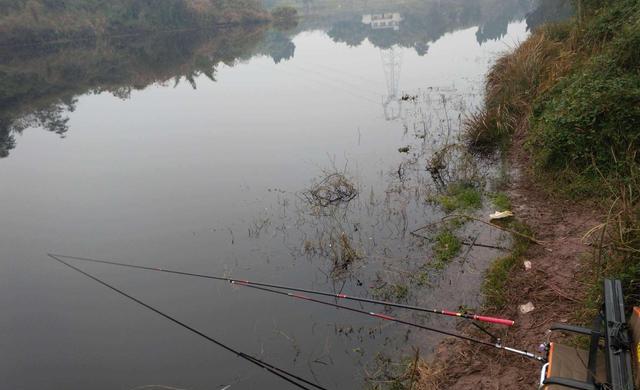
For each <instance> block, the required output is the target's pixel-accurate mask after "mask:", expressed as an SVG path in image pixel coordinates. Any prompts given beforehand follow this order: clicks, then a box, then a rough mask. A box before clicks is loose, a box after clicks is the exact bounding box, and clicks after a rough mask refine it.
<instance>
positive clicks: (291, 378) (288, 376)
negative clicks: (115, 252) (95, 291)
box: [47, 253, 327, 390]
mask: <svg viewBox="0 0 640 390" xmlns="http://www.w3.org/2000/svg"><path fill="white" fill-rule="evenodd" d="M47 256H49V257H50V258H52V259H54V260H56V261H58V262H59V263H61V264H64V265H65V266H67V267H69V268H71V269H73V270H74V271H77V272H79V273H81V274H83V275H85V276H87V277H88V278H90V279H92V280H94V281H96V282H98V283H100V284H101V285H103V286H105V287H107V288H109V289H111V290H113V291H115V292H117V293H118V294H120V295H122V296H124V297H126V298H128V299H129V300H131V301H133V302H135V303H137V304H139V305H141V306H143V307H145V308H147V309H149V310H151V311H153V312H154V313H156V314H159V315H161V316H162V317H164V318H166V319H168V320H169V321H171V322H173V323H175V324H177V325H179V326H181V327H183V328H185V329H187V330H188V331H190V332H192V333H195V334H196V335H198V336H200V337H202V338H204V339H206V340H208V341H210V342H212V343H214V344H215V345H217V346H219V347H221V348H223V349H225V350H227V351H229V352H231V353H233V354H235V355H236V356H238V357H241V358H243V359H245V360H247V361H249V362H251V363H253V364H255V365H256V366H258V367H261V368H264V369H265V370H267V371H268V372H270V373H271V374H273V375H276V376H278V377H280V378H281V379H283V380H285V381H287V382H289V383H291V384H292V385H294V386H296V387H298V388H300V389H306V390H310V388H309V387H306V386H304V385H302V384H300V383H298V382H296V380H297V381H300V382H302V383H305V384H307V385H309V386H312V387H314V388H316V389H319V390H327V389H326V388H325V387H322V386H319V385H317V384H315V383H313V382H310V381H308V380H306V379H304V378H301V377H299V376H297V375H295V374H292V373H290V372H288V371H286V370H283V369H281V368H278V367H276V366H273V365H271V364H269V363H267V362H265V361H263V360H260V359H258V358H256V357H254V356H251V355H248V354H246V353H244V352H241V351H238V350H236V349H233V348H232V347H229V346H228V345H226V344H223V343H222V342H220V341H218V340H216V339H214V338H212V337H210V336H207V335H206V334H204V333H202V332H201V331H199V330H197V329H195V328H193V327H191V326H189V325H187V324H185V323H184V322H182V321H180V320H178V319H176V318H174V317H172V316H170V315H168V314H166V313H164V312H162V311H160V310H159V309H156V308H155V307H153V306H151V305H149V304H147V303H144V302H143V301H141V300H139V299H138V298H135V297H134V296H131V295H129V294H127V293H126V292H124V291H122V290H120V289H118V288H117V287H114V286H112V285H110V284H109V283H107V282H105V281H103V280H101V279H99V278H98V277H96V276H93V275H91V274H90V273H88V272H85V271H83V270H81V269H80V268H77V267H75V266H73V265H71V264H69V263H67V262H66V261H64V260H62V259H60V258H59V257H57V256H56V255H52V254H50V253H49V254H47ZM60 257H63V256H60Z"/></svg>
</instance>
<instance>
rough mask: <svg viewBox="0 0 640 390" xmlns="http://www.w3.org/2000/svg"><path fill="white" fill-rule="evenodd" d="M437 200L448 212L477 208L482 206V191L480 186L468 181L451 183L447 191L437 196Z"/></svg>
mask: <svg viewBox="0 0 640 390" xmlns="http://www.w3.org/2000/svg"><path fill="white" fill-rule="evenodd" d="M436 200H437V201H438V203H439V204H440V205H441V206H442V208H444V209H445V211H447V212H452V211H456V210H476V209H479V208H480V207H482V193H481V192H480V190H479V189H478V188H476V187H475V186H473V185H472V184H468V183H456V184H452V185H450V186H449V188H448V189H447V193H446V194H445V195H440V196H438V197H436Z"/></svg>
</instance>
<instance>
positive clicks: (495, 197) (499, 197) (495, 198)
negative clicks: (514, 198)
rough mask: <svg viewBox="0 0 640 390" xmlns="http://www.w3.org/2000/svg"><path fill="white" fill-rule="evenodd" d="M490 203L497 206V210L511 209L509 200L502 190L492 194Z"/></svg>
mask: <svg viewBox="0 0 640 390" xmlns="http://www.w3.org/2000/svg"><path fill="white" fill-rule="evenodd" d="M491 203H493V205H494V206H495V207H497V209H498V211H504V210H511V200H510V199H509V196H508V195H507V194H505V193H504V192H498V193H495V194H492V195H491Z"/></svg>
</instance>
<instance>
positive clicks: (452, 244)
mask: <svg viewBox="0 0 640 390" xmlns="http://www.w3.org/2000/svg"><path fill="white" fill-rule="evenodd" d="M461 248H462V242H460V239H458V237H456V235H455V234H453V233H452V232H451V231H450V230H444V231H442V232H440V233H439V234H438V235H437V236H436V242H435V245H434V247H433V252H434V255H435V260H436V262H435V263H434V266H435V267H436V268H444V266H445V265H446V263H448V262H449V261H451V260H452V259H453V258H454V257H456V255H457V254H458V252H460V249H461Z"/></svg>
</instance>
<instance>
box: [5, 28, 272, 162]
mask: <svg viewBox="0 0 640 390" xmlns="http://www.w3.org/2000/svg"><path fill="white" fill-rule="evenodd" d="M263 34H264V28H262V27H252V28H233V29H231V28H229V29H224V30H223V31H216V32H212V31H197V32H184V33H175V34H151V35H138V36H132V37H129V38H127V39H126V40H122V39H111V40H106V41H105V42H101V43H100V44H99V45H98V44H97V43H95V42H87V41H85V42H74V43H69V44H66V45H56V46H46V47H36V48H35V50H34V49H33V48H31V47H21V48H12V49H6V48H5V49H0V59H1V60H0V118H1V120H0V126H1V127H0V134H2V135H1V136H0V149H1V150H2V152H1V153H0V155H3V156H6V155H7V154H8V152H9V150H11V149H12V148H13V147H14V146H15V145H14V143H15V142H14V139H13V136H12V134H15V133H18V132H21V131H22V130H24V129H26V128H27V127H43V128H45V129H47V130H50V131H52V132H55V133H58V134H64V133H65V132H66V131H67V123H66V122H67V120H66V118H65V117H64V113H65V112H68V111H72V110H73V107H74V99H75V96H78V95H81V94H85V93H89V92H94V93H101V92H110V93H112V94H114V95H115V96H117V97H119V98H122V99H126V98H128V96H129V95H130V93H131V91H132V90H136V89H143V88H146V87H147V86H148V85H150V84H153V83H166V82H168V81H170V80H172V79H173V80H174V82H175V83H178V82H179V81H180V80H182V79H184V80H187V81H188V82H189V83H190V84H191V85H192V86H194V87H195V79H196V78H197V77H199V76H200V75H206V76H207V77H209V78H210V79H212V80H215V72H216V68H217V65H218V64H219V63H220V62H223V63H227V64H233V63H234V62H235V61H236V60H237V59H238V58H249V57H250V56H252V55H253V53H254V52H255V51H256V50H258V49H259V50H269V48H261V47H260V46H259V45H260V43H261V42H262V39H263V37H264V35H263Z"/></svg>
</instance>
